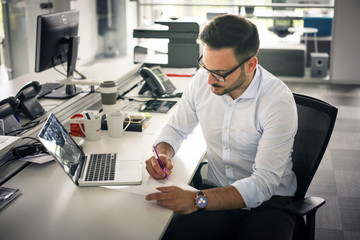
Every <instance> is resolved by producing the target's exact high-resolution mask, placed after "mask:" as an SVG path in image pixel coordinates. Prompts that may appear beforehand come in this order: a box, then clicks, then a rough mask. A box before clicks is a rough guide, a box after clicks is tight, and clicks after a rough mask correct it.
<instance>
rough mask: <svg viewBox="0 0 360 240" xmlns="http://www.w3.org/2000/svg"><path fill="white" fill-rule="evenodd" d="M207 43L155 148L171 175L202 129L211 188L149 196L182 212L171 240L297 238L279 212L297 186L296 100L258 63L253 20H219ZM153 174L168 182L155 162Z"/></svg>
mask: <svg viewBox="0 0 360 240" xmlns="http://www.w3.org/2000/svg"><path fill="white" fill-rule="evenodd" d="M200 40H201V41H202V42H203V56H202V57H200V59H199V66H200V67H201V68H200V70H199V71H198V72H197V73H196V75H195V76H194V77H193V79H192V81H191V82H190V83H189V85H188V86H187V87H186V89H185V91H184V94H183V97H182V99H181V101H180V102H179V106H178V110H177V112H176V113H175V114H174V115H173V116H172V118H171V119H170V121H169V122H168V123H167V125H166V126H165V127H164V129H163V130H162V132H161V135H160V136H159V138H158V140H157V141H156V146H157V151H158V152H159V154H160V158H161V161H162V163H163V165H164V167H165V169H166V174H167V175H171V171H172V168H173V165H172V161H171V158H172V157H173V156H174V154H175V153H176V151H177V150H178V149H179V147H180V145H181V142H182V140H183V139H184V138H185V137H186V136H187V135H188V134H190V133H191V132H192V131H193V129H194V128H195V127H196V125H197V124H198V123H200V126H201V129H202V132H203V135H204V138H205V140H206V144H207V156H208V161H209V169H208V180H209V181H210V182H211V185H212V188H210V189H206V190H203V191H202V192H196V193H194V192H191V191H185V190H182V189H180V188H178V187H175V186H170V187H161V188H159V189H158V190H159V191H160V193H154V194H150V195H148V196H146V199H147V200H149V201H151V200H156V201H157V203H158V204H159V205H161V206H164V207H167V208H169V209H171V210H173V211H175V212H177V213H180V214H176V216H175V217H174V218H173V220H172V222H171V223H170V225H169V227H168V229H167V231H166V233H165V234H164V239H226V238H227V237H232V238H234V237H235V239H278V240H279V239H291V238H292V232H293V228H294V225H295V220H294V218H293V216H290V215H288V214H287V213H285V212H283V211H281V210H278V209H276V207H277V206H281V205H284V204H287V203H289V202H291V201H292V199H291V196H293V195H294V193H295V191H296V186H297V184H296V178H295V174H294V173H293V172H292V170H291V169H292V162H291V152H292V146H293V141H294V136H295V134H296V131H297V111H296V105H295V102H294V99H293V95H292V93H291V91H290V90H289V89H288V88H287V87H286V85H285V84H284V83H283V82H282V81H280V80H279V79H277V78H276V77H274V76H273V75H271V74H270V73H269V72H267V71H266V70H265V69H263V68H262V67H261V66H260V65H258V64H257V63H258V59H257V58H256V55H257V53H258V50H259V42H260V41H259V36H258V31H257V28H256V26H255V25H254V24H253V23H251V22H250V21H248V20H247V19H245V18H242V17H240V16H234V15H223V16H219V17H217V18H215V19H214V20H213V21H211V22H210V23H209V24H208V25H207V26H206V27H205V28H204V30H203V31H202V32H201V33H200ZM146 169H147V171H148V172H149V174H150V175H151V176H152V177H153V178H155V179H163V178H164V177H165V173H164V172H163V171H162V169H161V167H160V166H159V164H158V162H157V161H156V159H155V158H154V157H151V158H150V159H148V160H147V161H146ZM174 170H176V169H174ZM202 210H205V211H202Z"/></svg>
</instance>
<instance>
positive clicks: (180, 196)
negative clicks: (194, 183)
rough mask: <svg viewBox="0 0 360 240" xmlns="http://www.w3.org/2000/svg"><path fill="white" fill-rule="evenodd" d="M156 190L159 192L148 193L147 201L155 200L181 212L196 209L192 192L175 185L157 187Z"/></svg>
mask: <svg viewBox="0 0 360 240" xmlns="http://www.w3.org/2000/svg"><path fill="white" fill-rule="evenodd" d="M157 190H159V191H160V193H152V194H149V195H147V196H146V198H145V199H146V200H148V201H152V200H156V201H157V204H158V205H160V206H163V207H166V208H168V209H170V210H172V211H174V212H177V213H181V214H190V213H192V212H195V211H197V208H196V207H195V205H194V197H195V193H194V192H192V191H186V190H183V189H181V188H178V187H175V186H170V187H158V188H157Z"/></svg>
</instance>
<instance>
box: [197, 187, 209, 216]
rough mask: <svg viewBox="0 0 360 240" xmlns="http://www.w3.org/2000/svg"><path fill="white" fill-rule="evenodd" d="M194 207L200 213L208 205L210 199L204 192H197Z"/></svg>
mask: <svg viewBox="0 0 360 240" xmlns="http://www.w3.org/2000/svg"><path fill="white" fill-rule="evenodd" d="M194 205H195V207H196V208H197V209H198V211H202V210H204V209H205V208H206V206H207V205H208V199H207V197H206V195H205V194H204V193H203V192H202V191H196V192H195V198H194Z"/></svg>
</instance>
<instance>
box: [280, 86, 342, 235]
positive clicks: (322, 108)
mask: <svg viewBox="0 0 360 240" xmlns="http://www.w3.org/2000/svg"><path fill="white" fill-rule="evenodd" d="M294 99H295V102H296V106H297V110H298V131H297V134H296V136H295V141H294V147H293V153H292V161H293V171H294V172H295V175H296V178H297V182H298V187H297V191H296V193H295V197H294V202H293V203H292V204H290V205H288V206H285V207H284V210H286V211H288V212H289V213H291V214H294V215H295V216H296V217H297V225H296V229H295V232H294V239H314V237H315V214H316V211H317V209H318V208H319V207H321V206H322V205H324V204H325V199H322V198H319V197H307V198H305V195H306V192H307V190H308V188H309V186H310V183H311V181H312V179H313V177H314V175H315V172H316V170H317V169H318V167H319V165H320V162H321V160H322V158H323V156H324V153H325V150H326V148H327V146H328V143H329V140H330V137H331V134H332V131H333V129H334V125H335V120H336V115H337V108H336V107H334V106H332V105H330V104H328V103H326V102H324V101H321V100H319V99H315V98H312V97H309V96H305V95H300V94H296V93H294Z"/></svg>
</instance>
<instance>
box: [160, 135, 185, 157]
mask: <svg viewBox="0 0 360 240" xmlns="http://www.w3.org/2000/svg"><path fill="white" fill-rule="evenodd" d="M161 142H166V143H168V144H170V146H171V147H172V148H173V149H174V155H175V154H176V152H177V151H178V149H179V145H178V144H177V142H176V140H175V139H173V138H169V137H160V138H158V139H157V140H156V141H155V143H154V145H155V146H156V145H158V144H159V143H161Z"/></svg>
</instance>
